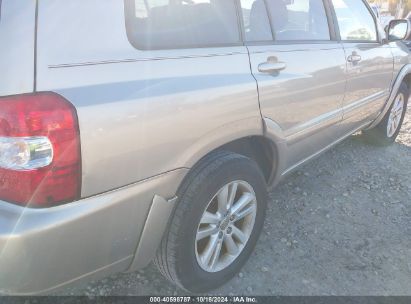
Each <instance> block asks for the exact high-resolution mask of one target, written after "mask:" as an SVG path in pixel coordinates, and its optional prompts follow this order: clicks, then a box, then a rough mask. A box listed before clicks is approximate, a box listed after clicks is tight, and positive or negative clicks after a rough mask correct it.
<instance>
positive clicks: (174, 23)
mask: <svg viewBox="0 0 411 304" xmlns="http://www.w3.org/2000/svg"><path fill="white" fill-rule="evenodd" d="M125 1H126V14H127V32H128V36H129V38H130V40H131V42H132V43H133V44H134V45H135V46H136V47H137V48H139V49H174V48H193V47H207V46H221V45H229V44H238V43H240V31H239V28H238V22H237V15H236V6H235V2H234V0H224V1H221V0H125Z"/></svg>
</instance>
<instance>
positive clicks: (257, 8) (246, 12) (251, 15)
mask: <svg viewBox="0 0 411 304" xmlns="http://www.w3.org/2000/svg"><path fill="white" fill-rule="evenodd" d="M241 11H242V13H243V22H244V31H245V41H271V40H273V34H272V32H271V26H270V21H269V19H268V15H267V9H266V6H265V3H264V0H241Z"/></svg>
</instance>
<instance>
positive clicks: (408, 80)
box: [403, 74, 411, 91]
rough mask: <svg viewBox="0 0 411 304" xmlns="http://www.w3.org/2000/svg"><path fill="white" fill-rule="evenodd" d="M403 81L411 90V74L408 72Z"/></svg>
mask: <svg viewBox="0 0 411 304" xmlns="http://www.w3.org/2000/svg"><path fill="white" fill-rule="evenodd" d="M403 82H404V83H405V84H407V86H408V90H409V91H411V74H407V76H405V77H404V80H403Z"/></svg>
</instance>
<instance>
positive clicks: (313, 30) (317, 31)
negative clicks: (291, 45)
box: [266, 0, 358, 41]
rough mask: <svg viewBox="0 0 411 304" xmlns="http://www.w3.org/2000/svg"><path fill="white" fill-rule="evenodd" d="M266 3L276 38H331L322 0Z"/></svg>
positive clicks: (283, 39) (290, 39)
mask: <svg viewBox="0 0 411 304" xmlns="http://www.w3.org/2000/svg"><path fill="white" fill-rule="evenodd" d="M357 1H358V0H357ZM266 4H267V6H268V11H269V13H270V17H271V23H272V25H273V28H274V32H275V33H274V36H275V40H278V41H297V40H302V41H305V40H330V30H329V26H328V19H327V14H326V11H325V7H324V3H323V1H322V0H266Z"/></svg>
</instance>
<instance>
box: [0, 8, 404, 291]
mask: <svg viewBox="0 0 411 304" xmlns="http://www.w3.org/2000/svg"><path fill="white" fill-rule="evenodd" d="M0 3H1V6H0V7H1V16H0V18H1V19H0V41H1V45H0V71H1V74H0V291H1V292H2V293H6V294H33V293H36V294H37V293H49V292H51V291H52V290H55V289H57V288H60V287H63V286H67V285H68V284H71V283H74V282H79V281H83V280H90V279H96V278H100V277H102V276H106V275H109V274H111V273H115V272H125V271H135V270H137V269H141V268H143V267H145V266H147V265H148V264H149V263H150V262H151V261H152V260H153V259H154V262H155V263H156V264H157V266H158V268H159V269H160V271H161V272H162V273H163V274H164V275H165V276H166V277H167V278H168V279H170V280H171V281H172V282H174V283H175V284H177V285H178V286H180V287H181V288H184V289H185V290H188V291H192V292H203V291H206V290H210V289H213V288H216V287H218V286H220V285H221V284H223V283H225V282H226V281H227V280H229V279H230V278H232V277H233V276H234V275H235V274H236V272H238V271H239V269H240V268H241V267H242V266H243V265H244V263H245V262H246V261H247V259H248V258H249V256H250V254H251V252H252V250H253V248H254V246H255V244H256V242H257V239H258V236H259V234H260V232H261V229H262V227H263V222H264V216H265V210H266V206H267V191H268V189H270V188H272V187H273V186H275V185H276V184H277V183H278V182H279V181H280V180H281V179H282V178H283V177H284V176H286V175H287V174H289V173H290V172H292V171H293V170H295V169H296V168H297V167H299V166H301V165H302V164H304V163H305V162H307V161H308V160H310V159H312V158H314V157H315V156H317V155H319V154H320V153H321V152H323V151H325V150H327V149H329V148H330V147H332V146H333V145H335V144H336V143H338V142H339V141H341V140H343V139H344V138H346V137H348V136H350V134H352V133H354V132H358V131H362V133H363V135H364V138H365V139H367V140H368V141H370V142H373V143H376V144H382V145H387V144H390V143H392V142H394V140H395V138H396V136H397V135H398V132H399V130H400V127H401V123H402V121H403V118H404V114H405V111H406V107H407V101H408V97H409V87H410V85H411V64H410V55H409V52H408V50H407V48H406V47H405V46H404V45H403V43H402V42H401V41H400V40H401V39H403V38H404V37H405V36H407V35H408V34H409V33H408V31H409V23H408V22H407V21H405V20H395V21H392V22H391V24H390V26H389V27H388V28H387V32H384V30H382V29H381V28H380V27H379V26H378V25H377V24H378V22H377V21H376V17H375V16H374V14H373V13H372V10H371V8H370V7H369V6H368V5H367V4H366V3H365V2H363V1H359V0H292V1H291V0H223V1H222V0H161V1H160V0H121V1H120V0H104V1H102V0H70V1H65V0H37V1H24V0H2V1H0ZM272 266H273V267H275V265H272Z"/></svg>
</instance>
